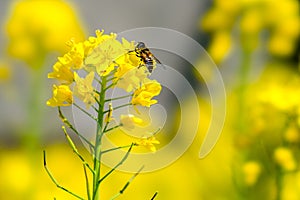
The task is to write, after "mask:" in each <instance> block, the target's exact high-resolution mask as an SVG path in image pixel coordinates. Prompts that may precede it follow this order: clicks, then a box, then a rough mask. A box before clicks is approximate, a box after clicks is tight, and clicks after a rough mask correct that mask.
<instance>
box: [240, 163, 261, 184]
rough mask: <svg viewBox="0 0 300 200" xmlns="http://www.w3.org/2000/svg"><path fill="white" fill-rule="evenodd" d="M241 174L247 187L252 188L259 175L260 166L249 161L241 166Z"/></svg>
mask: <svg viewBox="0 0 300 200" xmlns="http://www.w3.org/2000/svg"><path fill="white" fill-rule="evenodd" d="M243 173H244V176H245V179H244V181H245V183H246V185H248V186H252V185H254V184H255V183H256V182H257V179H258V177H259V175H260V173H261V165H260V164H259V163H258V162H256V161H249V162H247V163H245V164H244V166H243Z"/></svg>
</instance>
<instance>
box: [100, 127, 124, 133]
mask: <svg viewBox="0 0 300 200" xmlns="http://www.w3.org/2000/svg"><path fill="white" fill-rule="evenodd" d="M120 126H121V125H117V126H114V127H111V128H109V129H107V130H106V129H105V130H104V131H103V132H104V133H107V132H109V131H112V130H114V129H116V128H119V127H120Z"/></svg>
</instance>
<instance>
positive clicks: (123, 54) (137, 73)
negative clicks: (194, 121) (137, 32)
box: [47, 30, 161, 107]
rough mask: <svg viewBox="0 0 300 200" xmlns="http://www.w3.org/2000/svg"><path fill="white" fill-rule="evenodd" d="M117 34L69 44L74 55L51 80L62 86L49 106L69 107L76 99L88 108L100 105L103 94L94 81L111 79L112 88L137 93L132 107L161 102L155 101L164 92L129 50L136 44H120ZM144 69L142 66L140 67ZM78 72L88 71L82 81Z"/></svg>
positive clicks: (55, 68) (66, 58)
mask: <svg viewBox="0 0 300 200" xmlns="http://www.w3.org/2000/svg"><path fill="white" fill-rule="evenodd" d="M116 37H117V36H116V34H113V33H112V34H110V35H106V34H103V31H99V30H97V31H96V37H90V38H89V39H88V40H86V41H84V42H81V43H75V42H74V41H72V40H71V41H69V43H68V44H69V45H70V51H69V52H68V53H66V54H65V55H64V56H62V57H59V58H58V61H57V62H56V63H55V64H54V66H53V72H51V73H49V74H48V78H55V79H57V80H58V81H59V82H60V83H61V85H59V86H56V85H54V86H53V97H52V98H51V99H50V100H48V101H47V105H48V106H53V107H55V106H69V105H71V104H72V102H73V96H75V97H77V98H79V99H80V100H82V101H83V102H84V103H85V104H86V106H87V107H89V106H91V105H94V104H95V103H96V100H97V97H98V94H99V92H97V91H96V89H95V88H94V86H93V82H94V81H100V79H103V78H108V79H111V80H112V81H111V87H119V88H123V89H124V90H126V91H127V92H133V97H132V100H131V102H132V104H133V105H142V106H147V107H149V106H151V105H152V104H155V103H156V102H157V101H156V100H154V99H152V98H153V97H154V96H157V95H158V94H159V93H160V91H161V86H160V84H159V83H158V82H157V81H156V80H150V79H149V78H147V77H148V75H149V72H148V71H147V69H146V67H145V66H144V65H141V64H142V63H141V61H140V59H139V58H138V57H137V56H136V55H135V54H132V53H129V50H132V49H134V43H133V42H129V41H127V40H126V39H124V38H123V39H122V42H119V41H118V40H117V39H116ZM140 65H141V66H140ZM78 71H84V72H85V73H86V76H85V77H83V78H81V77H80V76H79V74H78Z"/></svg>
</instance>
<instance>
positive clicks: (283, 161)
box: [274, 147, 297, 171]
mask: <svg viewBox="0 0 300 200" xmlns="http://www.w3.org/2000/svg"><path fill="white" fill-rule="evenodd" d="M274 160H275V162H276V163H277V164H278V165H279V166H280V167H281V168H282V169H283V170H285V171H294V170H295V169H296V167H297V164H296V162H295V159H294V156H293V153H292V151H291V150H290V149H289V148H285V147H278V148H277V149H275V151H274Z"/></svg>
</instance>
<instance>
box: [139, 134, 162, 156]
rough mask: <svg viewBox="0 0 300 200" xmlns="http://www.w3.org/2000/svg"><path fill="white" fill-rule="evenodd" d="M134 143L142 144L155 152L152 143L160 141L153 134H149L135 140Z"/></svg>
mask: <svg viewBox="0 0 300 200" xmlns="http://www.w3.org/2000/svg"><path fill="white" fill-rule="evenodd" d="M135 144H136V145H138V146H144V147H146V148H147V149H149V150H150V151H152V152H155V151H156V147H155V146H154V144H160V142H159V141H158V140H157V139H156V138H155V137H154V136H151V137H143V138H141V139H139V140H138V141H136V142H135Z"/></svg>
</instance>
